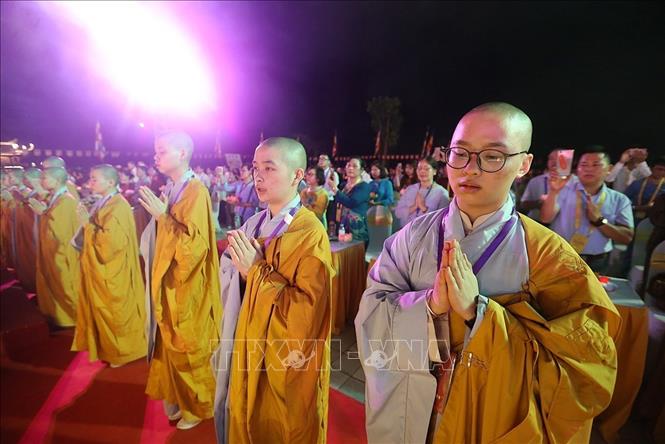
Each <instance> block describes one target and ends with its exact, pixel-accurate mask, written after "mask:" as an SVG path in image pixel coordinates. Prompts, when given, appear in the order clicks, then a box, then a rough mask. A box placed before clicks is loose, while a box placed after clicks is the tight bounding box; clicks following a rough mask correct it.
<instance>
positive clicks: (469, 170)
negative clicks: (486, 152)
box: [464, 153, 481, 176]
mask: <svg viewBox="0 0 665 444" xmlns="http://www.w3.org/2000/svg"><path fill="white" fill-rule="evenodd" d="M474 156H475V157H474ZM478 162H480V157H478V153H469V163H468V164H467V165H466V166H465V167H464V174H466V175H467V176H478V175H480V171H481V169H480V167H479V165H478Z"/></svg>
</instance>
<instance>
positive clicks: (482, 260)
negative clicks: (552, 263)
mask: <svg viewBox="0 0 665 444" xmlns="http://www.w3.org/2000/svg"><path fill="white" fill-rule="evenodd" d="M514 214H515V208H513V211H512V213H511V214H510V215H511V217H510V219H508V220H507V221H506V223H504V224H503V227H502V228H501V231H499V234H497V235H496V237H495V238H494V239H492V242H491V243H490V244H489V246H488V247H487V248H485V251H483V254H481V255H480V257H479V258H478V260H477V261H476V262H475V263H474V264H473V274H475V275H476V276H478V273H479V272H480V270H482V268H483V267H484V266H485V264H486V263H487V261H488V260H489V258H490V257H492V255H493V254H494V252H495V251H496V249H497V248H499V245H501V242H503V241H504V239H505V238H506V236H508V233H509V232H510V229H511V228H513V225H515V222H516V221H517V218H516V217H512V216H513V215H514ZM446 216H448V208H446V209H445V210H443V219H442V220H441V224H439V251H438V252H437V258H436V265H437V267H436V268H437V269H439V268H441V260H442V258H443V257H442V256H443V240H444V239H443V238H444V229H443V221H444V220H445V218H446Z"/></svg>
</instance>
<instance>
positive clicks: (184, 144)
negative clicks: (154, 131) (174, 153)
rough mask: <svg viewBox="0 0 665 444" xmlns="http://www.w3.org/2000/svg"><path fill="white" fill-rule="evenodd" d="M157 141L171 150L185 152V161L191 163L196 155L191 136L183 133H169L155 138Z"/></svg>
mask: <svg viewBox="0 0 665 444" xmlns="http://www.w3.org/2000/svg"><path fill="white" fill-rule="evenodd" d="M155 140H156V141H159V142H161V143H163V144H164V145H166V146H168V147H169V148H171V149H175V150H183V151H184V152H185V159H186V160H187V162H189V161H190V160H191V159H192V154H193V153H194V141H193V140H192V138H191V137H190V135H189V134H187V133H185V132H183V131H169V132H167V133H164V134H161V135H159V136H157V137H156V138H155Z"/></svg>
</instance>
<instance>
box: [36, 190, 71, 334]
mask: <svg viewBox="0 0 665 444" xmlns="http://www.w3.org/2000/svg"><path fill="white" fill-rule="evenodd" d="M77 205H78V201H77V200H76V199H75V198H74V197H73V196H72V195H71V194H69V193H64V194H62V195H61V196H60V197H58V198H57V199H56V201H55V202H54V203H53V205H52V206H51V207H50V208H48V209H47V210H46V211H45V212H44V214H42V215H41V217H40V218H39V219H40V220H39V248H38V250H37V251H38V255H37V302H38V304H39V309H40V310H41V312H42V313H44V314H45V315H46V316H48V317H49V318H50V319H51V320H52V321H53V322H54V323H55V324H56V325H58V326H60V327H73V326H74V325H75V324H76V304H77V301H78V292H79V285H80V280H79V279H80V274H81V273H80V268H81V266H80V263H79V254H78V252H77V251H76V249H75V248H74V247H73V246H72V245H71V243H70V241H71V240H72V237H73V236H74V233H76V230H77V228H78V222H77V216H76V207H77Z"/></svg>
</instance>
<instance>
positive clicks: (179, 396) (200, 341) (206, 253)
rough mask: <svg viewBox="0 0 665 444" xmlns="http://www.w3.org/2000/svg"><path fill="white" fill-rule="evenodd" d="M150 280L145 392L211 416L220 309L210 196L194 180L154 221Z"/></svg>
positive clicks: (187, 409)
mask: <svg viewBox="0 0 665 444" xmlns="http://www.w3.org/2000/svg"><path fill="white" fill-rule="evenodd" d="M151 278H152V282H151V297H152V304H153V311H154V319H155V321H156V322H157V338H156V344H155V352H154V355H153V357H152V361H151V364H150V372H149V374H148V383H147V387H146V393H147V394H148V395H149V396H150V397H151V398H154V399H163V400H166V401H168V402H169V403H172V404H177V405H178V406H179V407H180V409H181V410H185V411H187V412H189V413H192V414H194V415H195V416H197V417H199V418H211V417H212V416H213V402H214V396H215V380H214V377H213V372H212V366H211V364H210V357H211V355H212V351H213V350H214V349H215V348H216V346H217V342H218V340H219V334H220V323H221V318H222V307H221V301H220V290H219V257H218V253H217V244H216V239H215V229H214V223H213V220H212V208H211V202H210V195H209V193H208V190H207V189H206V188H205V186H204V185H203V184H202V183H201V182H200V181H199V180H197V179H192V180H191V181H190V182H189V183H188V184H187V185H186V187H185V188H184V190H183V192H182V196H181V198H180V200H179V201H178V202H177V203H175V204H174V205H173V206H172V207H171V208H170V209H169V213H168V214H165V215H162V216H161V217H159V218H158V220H157V237H156V245H155V257H154V263H153V266H152V276H151Z"/></svg>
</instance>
